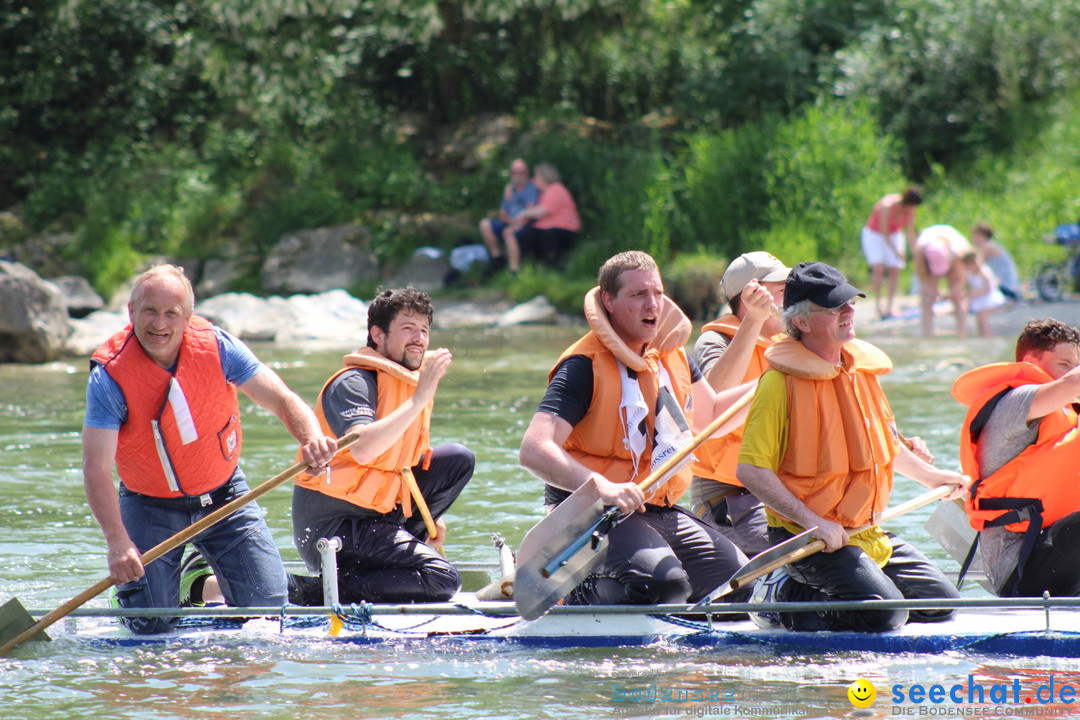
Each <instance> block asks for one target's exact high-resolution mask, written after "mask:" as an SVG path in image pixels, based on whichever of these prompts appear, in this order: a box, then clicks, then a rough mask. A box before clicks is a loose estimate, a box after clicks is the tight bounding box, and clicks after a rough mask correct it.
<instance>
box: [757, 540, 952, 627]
mask: <svg viewBox="0 0 1080 720" xmlns="http://www.w3.org/2000/svg"><path fill="white" fill-rule="evenodd" d="M885 534H886V535H887V536H888V538H889V540H890V541H891V542H892V557H891V558H890V559H889V562H888V563H886V565H885V567H884V568H879V567H878V565H877V563H875V562H874V561H873V560H871V559H870V556H869V555H867V554H866V553H865V552H864V551H863V549H862V548H860V547H856V546H855V545H845V546H844V547H842V548H840V549H839V550H837V551H836V552H831V553H825V552H819V553H816V554H814V555H811V556H810V557H807V558H805V559H803V560H800V561H798V562H796V563H793V564H791V565H788V566H786V568H787V571H788V574H789V575H791V579H792V580H794V581H795V582H791V581H788V582H787V583H785V584H784V585H783V586H782V587H781V588H780V590H779V592H778V593H777V600H779V601H783V602H813V601H822V600H900V599H903V598H956V597H960V593H959V592H957V590H956V588H955V587H953V586H952V583H950V582H949V580H948V579H947V578H946V577H945V575H944V574H942V572H941V571H940V570H938V568H937V567H936V566H935V565H934V564H933V563H931V562H930V561H929V560H927V559H926V556H924V555H923V554H922V553H921V552H919V551H918V550H916V549H915V548H913V547H912V546H911V545H908V544H907V543H906V542H904V541H903V540H901V539H900V538H898V537H896V536H895V535H893V534H892V533H885ZM769 537H770V539H771V540H772V543H773V544H774V545H775V544H777V543H780V542H783V541H784V540H787V539H788V538H790V537H791V533H789V532H788V531H787V530H784V529H783V528H769ZM954 613H955V611H954V610H912V611H910V612H909V611H907V610H828V611H818V612H798V613H780V622H782V623H783V625H784V627H786V628H787V629H789V630H803V631H817V630H834V631H837V630H839V631H845V630H846V631H855V632H885V631H888V630H895V629H897V628H899V627H901V626H903V625H904V623H906V622H942V621H944V620H948V619H949V618H951V617H952V616H953V614H954Z"/></svg>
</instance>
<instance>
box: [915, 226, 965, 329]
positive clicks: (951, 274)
mask: <svg viewBox="0 0 1080 720" xmlns="http://www.w3.org/2000/svg"><path fill="white" fill-rule="evenodd" d="M972 250H973V248H972V246H971V243H970V242H968V239H967V238H966V237H964V235H963V233H961V232H960V231H959V230H957V229H956V228H954V227H953V226H952V225H931V226H930V227H928V228H926V229H925V230H923V231H922V232H921V233H919V237H918V239H916V240H915V272H916V274H917V275H918V277H919V291H920V293H921V295H920V301H921V302H920V304H921V308H922V313H921V327H922V335H923V337H932V336H933V334H934V303H935V302H936V301H937V299H938V285H939V283H940V281H941V278H946V279H947V280H948V281H949V299H950V300H952V303H953V309H954V311H955V313H956V335H957V337H960V338H965V337H967V311H968V307H967V295H966V294H965V293H964V284H965V282H966V280H967V274H966V273H965V272H964V264H963V263H961V262H960V258H961V257H963V256H964V255H965V254H966V253H969V252H971V251H972Z"/></svg>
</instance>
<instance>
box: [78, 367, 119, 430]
mask: <svg viewBox="0 0 1080 720" xmlns="http://www.w3.org/2000/svg"><path fill="white" fill-rule="evenodd" d="M127 418H128V411H127V402H126V401H125V400H124V392H123V390H121V389H120V386H119V385H117V384H116V381H115V380H113V379H112V378H111V377H109V373H107V372H105V370H104V368H102V367H101V366H100V365H96V364H95V365H94V368H93V369H92V370H91V371H90V379H89V381H88V382H87V384H86V418H85V420H83V425H85V426H86V427H92V428H99V429H101V430H119V429H120V426H121V425H123V424H124V423H126V422H127Z"/></svg>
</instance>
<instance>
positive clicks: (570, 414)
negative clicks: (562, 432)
mask: <svg viewBox="0 0 1080 720" xmlns="http://www.w3.org/2000/svg"><path fill="white" fill-rule="evenodd" d="M592 396H593V370H592V360H590V359H589V358H587V357H586V356H584V355H571V356H570V357H568V358H566V359H565V360H563V361H562V363H560V365H559V367H557V368H556V369H555V374H554V375H553V376H552V377H551V382H550V383H548V388H547V392H546V393H544V397H543V399H542V400H541V401H540V406H539V407H538V408H537V409H536V410H537V412H546V413H551V414H552V415H555V416H556V417H559V418H562V419H563V420H565V421H566V422H568V423H570V425H571V426H574V425H577V424H578V423H579V422H581V421H582V419H583V418H584V417H585V415H586V413H588V412H589V405H590V404H591V403H592Z"/></svg>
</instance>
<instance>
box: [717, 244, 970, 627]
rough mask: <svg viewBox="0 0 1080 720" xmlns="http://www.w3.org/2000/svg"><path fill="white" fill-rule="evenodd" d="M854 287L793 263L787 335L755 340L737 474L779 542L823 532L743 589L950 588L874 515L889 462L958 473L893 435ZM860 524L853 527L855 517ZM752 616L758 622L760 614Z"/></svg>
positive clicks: (923, 591) (884, 493)
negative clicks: (759, 364)
mask: <svg viewBox="0 0 1080 720" xmlns="http://www.w3.org/2000/svg"><path fill="white" fill-rule="evenodd" d="M856 297H866V296H865V295H864V294H863V293H862V292H860V291H859V290H857V289H856V288H854V287H852V286H851V285H850V284H848V282H847V279H846V278H845V277H844V275H843V274H842V273H841V272H840V271H839V270H837V269H836V268H834V267H831V266H829V265H826V264H824V263H816V262H815V263H800V264H799V265H798V266H796V267H795V269H793V270H792V271H791V274H790V275H789V276H788V279H787V284H786V286H785V288H784V308H785V310H784V319H785V322H786V324H787V330H788V335H789V337H787V338H785V339H783V340H780V341H779V342H776V343H774V344H773V345H772V347H770V348H769V349H768V350H767V351H766V352H765V357H766V359H768V361H769V367H770V369H769V370H768V371H767V372H766V373H765V374H764V375H762V377H761V380H760V382H759V383H758V389H757V393H756V395H755V396H754V402H753V405H752V406H751V408H750V415H749V417H748V418H747V421H746V428H745V432H744V435H743V444H742V449H741V451H740V454H739V467H738V470H737V474H738V478H739V480H741V481H742V482H743V484H744V485H745V486H746V488H747V489H748V490H750V491H751V492H753V493H754V494H755V495H757V496H758V497H759V498H761V499H762V501H763V502H764V503H765V505H766V507H767V508H768V518H769V537H770V539H771V540H772V542H773V543H779V542H782V541H784V540H786V539H788V538H789V537H791V536H793V535H794V534H796V533H799V532H801V531H802V530H803V529H805V528H811V527H816V528H817V530H816V531H815V533H814V535H815V536H816V537H818V538H820V539H821V540H823V541H824V542H825V549H824V552H820V553H817V554H815V555H811V556H809V557H807V558H805V559H803V560H800V561H798V562H796V563H793V564H791V565H786V566H784V568H782V569H781V570H780V571H776V572H774V573H772V574H770V575H769V576H766V577H765V578H763V579H762V580H760V581H759V582H758V585H757V586H756V587H755V590H754V595H753V599H754V600H760V601H787V602H807V601H815V600H830V599H832V600H862V599H870V598H882V599H889V600H894V599H895V600H898V599H901V598H904V597H917V598H927V597H950V598H951V597H957V596H958V593H957V591H956V589H955V588H954V587H953V586H952V585H951V584H950V583H949V581H948V580H947V579H946V578H945V576H944V575H942V573H941V571H940V570H938V569H937V568H936V567H934V565H933V564H932V563H930V562H929V561H928V560H927V559H926V558H925V557H924V556H923V555H922V554H921V553H919V552H918V551H917V550H916V549H915V548H913V547H911V546H910V545H908V544H907V543H905V542H904V541H903V540H901V539H900V538H898V537H896V536H895V535H893V534H892V533H889V532H885V531H883V530H882V529H881V528H880V527H877V526H876V525H875V522H876V519H877V517H878V515H879V513H881V511H882V510H884V509H885V507H886V506H887V504H888V502H889V493H890V491H891V490H892V482H893V469H894V463H895V469H896V470H897V471H899V472H901V473H903V474H904V475H906V476H908V477H910V478H912V479H914V480H917V481H918V482H920V483H922V484H924V485H927V486H929V487H937V486H939V485H946V484H948V485H955V486H956V488H957V492H960V491H961V490H962V489H963V487H964V486H965V485H966V483H967V478H966V477H965V476H962V475H960V474H959V473H955V472H950V471H945V470H940V469H938V468H936V467H934V466H933V465H930V464H929V463H927V462H926V461H925V460H923V459H922V458H920V457H918V456H917V455H915V454H914V453H912V451H911V450H909V449H908V448H907V447H905V446H904V445H903V444H901V442H900V440H899V435H898V433H897V430H896V425H895V422H894V419H893V414H892V411H891V410H890V408H889V403H888V400H887V399H886V398H885V394H884V393H883V392H882V390H881V385H880V384H879V382H878V376H879V375H883V374H885V373H887V372H889V371H890V370H891V369H892V363H891V361H890V360H889V358H888V357H887V356H886V355H885V353H883V352H881V351H880V350H878V349H877V348H876V347H874V346H873V345H870V344H869V343H866V342H863V341H861V340H856V339H855V324H854V317H855V308H854V301H855V298H856ZM864 525H867V526H870V527H869V528H868V529H866V530H862V531H859V532H855V528H860V527H862V526H864ZM951 615H952V611H943V610H919V611H912V612H911V613H910V616H909V613H908V611H906V610H881V611H857V612H856V611H844V612H838V611H827V612H813V613H810V612H804V613H787V612H785V613H780V617H779V621H780V622H781V623H782V624H783V625H784V626H785V627H787V628H788V629H792V630H855V631H859V632H881V631H886V630H893V629H896V628H897V627H900V626H901V625H903V624H904V623H905V622H907V621H908V620H909V619H910V620H912V621H918V622H935V621H940V620H945V619H948V618H949V617H950V616H951ZM752 617H754V619H755V621H758V622H759V624H766V622H767V621H768V620H769V618H762V617H758V616H752Z"/></svg>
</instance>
